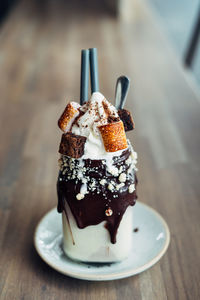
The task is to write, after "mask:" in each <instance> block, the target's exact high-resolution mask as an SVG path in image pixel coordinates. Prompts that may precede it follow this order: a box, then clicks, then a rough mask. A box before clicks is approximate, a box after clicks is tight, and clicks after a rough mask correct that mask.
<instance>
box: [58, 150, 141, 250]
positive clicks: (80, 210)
mask: <svg viewBox="0 0 200 300" xmlns="http://www.w3.org/2000/svg"><path fill="white" fill-rule="evenodd" d="M129 156H130V151H129V150H125V151H124V152H123V153H122V155H121V156H119V157H115V158H114V159H113V165H114V166H115V167H117V168H120V166H122V165H123V166H124V168H126V171H127V180H126V183H125V186H124V187H123V189H121V190H119V191H117V190H116V191H110V190H109V189H108V184H109V182H110V181H111V180H112V181H113V182H116V184H119V183H120V182H119V179H118V177H115V176H113V175H111V174H110V173H108V172H107V169H106V164H105V161H104V162H103V160H90V159H85V160H84V163H85V166H86V175H87V176H89V177H91V178H96V179H98V180H101V178H105V177H106V180H107V183H106V184H105V185H100V184H99V186H98V189H95V190H93V191H92V190H90V191H88V193H87V194H85V197H84V198H83V199H82V200H77V198H76V195H77V194H78V193H80V188H81V186H82V181H81V180H79V179H78V178H75V179H68V178H69V177H68V176H67V173H66V174H63V173H62V172H61V171H60V173H59V175H58V181H57V193H58V206H57V209H58V212H59V213H61V212H62V211H63V210H64V211H65V201H67V203H68V205H69V207H70V209H71V212H72V214H73V216H74V218H75V220H76V223H77V226H78V227H79V228H85V227H87V226H90V225H97V224H99V223H101V222H103V221H106V224H105V228H106V229H107V230H108V231H109V233H110V238H111V243H113V244H115V243H116V241H117V240H116V236H117V230H118V227H119V225H120V222H121V220H122V217H123V215H124V213H125V211H126V209H127V207H128V206H129V205H131V206H133V205H134V204H135V201H136V199H137V194H136V190H135V191H134V192H132V193H130V192H129V189H128V186H130V184H132V183H134V184H135V186H136V185H137V177H136V175H135V172H134V170H133V172H132V174H128V166H127V165H126V164H125V160H126V159H128V158H129ZM94 169H95V172H94ZM108 208H111V210H112V212H113V213H112V215H111V216H106V214H105V211H106V210H107V209H108Z"/></svg>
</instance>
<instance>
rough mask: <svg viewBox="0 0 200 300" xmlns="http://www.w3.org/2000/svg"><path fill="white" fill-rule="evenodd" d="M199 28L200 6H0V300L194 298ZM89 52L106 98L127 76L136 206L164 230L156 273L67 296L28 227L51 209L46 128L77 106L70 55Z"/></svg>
mask: <svg viewBox="0 0 200 300" xmlns="http://www.w3.org/2000/svg"><path fill="white" fill-rule="evenodd" d="M199 22H200V0H187V1H186V0H101V1H100V0H79V1H78V0H7V1H6V0H0V115H1V116H0V137H1V143H0V220H1V226H0V246H1V245H2V249H3V251H2V255H1V260H2V270H3V274H1V275H0V286H1V287H3V285H4V283H5V287H4V289H2V291H3V292H2V293H3V294H2V295H3V298H1V291H0V298H1V299H2V300H3V299H9V300H10V299H25V298H26V299H44V294H43V292H44V293H45V299H66V298H67V297H65V296H64V295H66V293H67V291H68V290H69V291H71V293H72V294H73V297H72V299H83V295H85V294H84V293H93V294H90V295H94V297H92V296H91V297H90V298H91V299H99V298H98V295H101V299H104V295H107V296H108V297H106V296H105V299H123V298H124V299H128V298H127V297H129V296H130V297H129V299H133V298H132V291H134V292H136V299H159V300H160V299H166V298H167V299H170V300H171V299H175V300H176V299H186V298H187V299H189V298H190V299H192V300H193V299H200V296H199V291H200V288H199V265H198V263H197V262H198V261H200V251H199V248H200V247H199V241H200V232H199V219H200V206H199V199H200V188H199V178H200V167H199V166H200V155H199V153H200V134H199V132H200V117H199V116H200V38H199V35H200V33H199V31H200V24H199ZM94 47H96V48H97V49H98V63H99V86H100V91H101V93H102V94H104V96H105V97H106V98H107V99H108V100H110V101H111V102H112V103H114V98H115V97H114V95H115V85H116V80H117V78H118V77H119V76H120V75H126V76H128V77H129V78H130V79H131V85H130V90H129V93H128V97H127V102H126V105H125V108H126V109H128V110H130V111H131V112H132V115H133V118H134V121H135V125H136V126H135V130H133V131H130V132H128V133H127V135H128V138H129V139H130V140H131V143H132V144H133V147H134V150H135V151H137V152H138V169H139V171H138V179H139V184H138V196H139V197H138V199H139V201H143V202H144V203H147V204H148V205H150V206H152V207H153V208H154V209H156V210H157V211H158V212H159V213H160V214H161V215H163V217H164V218H165V219H166V221H167V223H168V224H169V226H170V231H171V244H170V248H169V250H168V252H167V254H166V255H165V257H164V258H163V260H162V262H161V265H160V264H157V265H156V266H155V268H152V269H151V270H150V271H149V272H147V273H146V272H145V273H142V274H141V275H140V276H138V277H134V278H132V279H131V278H130V280H129V281H125V280H124V281H120V284H118V282H117V284H116V283H114V282H113V283H111V285H110V287H112V286H114V289H112V288H111V289H110V288H107V286H104V285H103V284H102V285H92V284H91V285H90V283H89V282H88V283H87V284H88V285H86V288H85V283H80V282H79V288H78V289H77V283H76V281H75V280H74V281H70V280H69V281H68V280H65V278H64V277H59V276H58V274H57V273H56V272H55V273H54V274H52V273H51V272H50V270H49V269H46V266H45V265H43V266H42V264H41V260H39V259H38V257H37V255H36V254H35V253H34V252H33V249H32V248H33V241H32V240H33V234H34V230H35V227H36V224H37V223H38V221H39V220H40V218H41V217H42V215H44V214H45V213H46V212H47V211H48V210H49V209H50V208H52V207H55V206H56V204H57V195H56V181H57V172H58V163H57V162H58V157H59V154H58V149H59V143H60V139H61V134H62V132H61V131H60V130H59V128H58V127H57V120H58V118H59V117H60V115H61V113H62V112H63V110H64V108H65V106H66V104H67V102H69V101H77V102H79V99H80V62H81V49H87V48H94ZM19 203H20V205H19ZM191 249H192V251H191ZM41 266H42V267H41ZM41 268H42V269H43V270H42V271H41V272H38V270H41ZM0 269H1V267H0ZM1 273H2V272H1ZM131 280H133V281H131ZM47 282H51V283H52V284H48V285H47ZM33 284H34V289H33V288H32V287H33ZM123 285H124V289H121V287H122V286H123ZM14 287H16V288H14ZM152 287H153V288H152ZM115 289H116V290H117V292H116V293H115ZM0 290H1V289H0ZM123 291H124V292H123ZM142 292H144V294H142V296H141V297H140V295H141V293H142ZM62 293H64V294H62ZM79 293H80V298H79ZM107 293H108V294H107ZM109 293H110V294H109ZM30 295H33V297H32V298H30ZM40 295H41V297H40ZM59 295H60V296H59ZM137 295H139V296H138V297H137ZM4 296H5V297H4ZM69 299H71V297H69Z"/></svg>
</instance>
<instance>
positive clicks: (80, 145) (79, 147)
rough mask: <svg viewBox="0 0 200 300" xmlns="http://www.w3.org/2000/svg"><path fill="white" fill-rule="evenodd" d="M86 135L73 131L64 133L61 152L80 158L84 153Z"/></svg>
mask: <svg viewBox="0 0 200 300" xmlns="http://www.w3.org/2000/svg"><path fill="white" fill-rule="evenodd" d="M86 139H87V138H86V137H85V136H81V135H76V134H73V133H71V132H67V133H64V134H63V135H62V138H61V142H60V148H59V152H60V153H61V154H63V155H67V156H71V157H73V158H79V157H81V156H82V155H83V153H84V146H85V142H86Z"/></svg>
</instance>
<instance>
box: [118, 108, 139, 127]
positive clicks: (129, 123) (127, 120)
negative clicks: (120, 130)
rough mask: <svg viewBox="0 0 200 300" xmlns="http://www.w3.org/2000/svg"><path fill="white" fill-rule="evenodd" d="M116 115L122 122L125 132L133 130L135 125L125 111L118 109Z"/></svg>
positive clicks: (128, 113) (129, 114)
mask: <svg viewBox="0 0 200 300" xmlns="http://www.w3.org/2000/svg"><path fill="white" fill-rule="evenodd" d="M118 115H119V117H120V119H121V120H122V122H123V123H124V129H125V131H129V130H132V129H134V128H135V124H134V121H133V118H132V116H131V113H130V112H129V111H128V110H126V109H119V110H118Z"/></svg>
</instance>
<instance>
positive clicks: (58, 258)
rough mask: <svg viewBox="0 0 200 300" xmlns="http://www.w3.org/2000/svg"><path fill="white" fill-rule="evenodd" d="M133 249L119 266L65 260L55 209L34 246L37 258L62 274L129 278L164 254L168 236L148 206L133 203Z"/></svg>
mask: <svg viewBox="0 0 200 300" xmlns="http://www.w3.org/2000/svg"><path fill="white" fill-rule="evenodd" d="M133 211H134V228H137V229H138V231H137V230H136V231H137V232H134V228H133V235H134V239H133V240H134V243H133V250H132V253H131V254H130V256H129V257H128V258H127V259H125V260H123V261H122V262H119V263H112V264H109V263H106V264H100V263H99V264H93V263H91V264H90V263H80V262H76V261H73V260H71V259H70V258H68V257H67V256H66V255H65V254H64V252H63V250H62V220H61V215H60V214H58V213H57V210H56V208H54V209H52V210H51V211H50V212H48V213H47V214H46V215H45V216H44V217H43V218H42V220H41V221H40V222H39V224H38V226H37V228H36V231H35V236H34V244H35V248H36V250H37V252H38V254H39V255H40V256H41V258H42V259H43V260H44V261H45V262H46V263H47V264H48V265H49V266H51V267H52V268H54V269H55V270H57V271H58V272H61V273H63V274H65V275H68V276H71V277H74V278H79V279H85V280H99V281H100V280H113V279H120V278H125V277H129V276H132V275H135V274H138V273H140V272H143V271H145V270H147V269H148V268H150V267H151V266H153V265H154V264H155V263H156V262H157V261H159V260H160V258H161V257H162V256H163V254H164V253H165V252H166V250H167V248H168V245H169V241H170V233H169V228H168V226H167V224H166V222H165V221H164V220H163V218H162V217H161V216H160V215H159V214H158V213H157V212H156V211H155V210H154V209H152V208H150V207H149V206H147V205H145V204H143V203H141V202H139V201H137V204H136V205H135V206H134V209H133Z"/></svg>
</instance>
